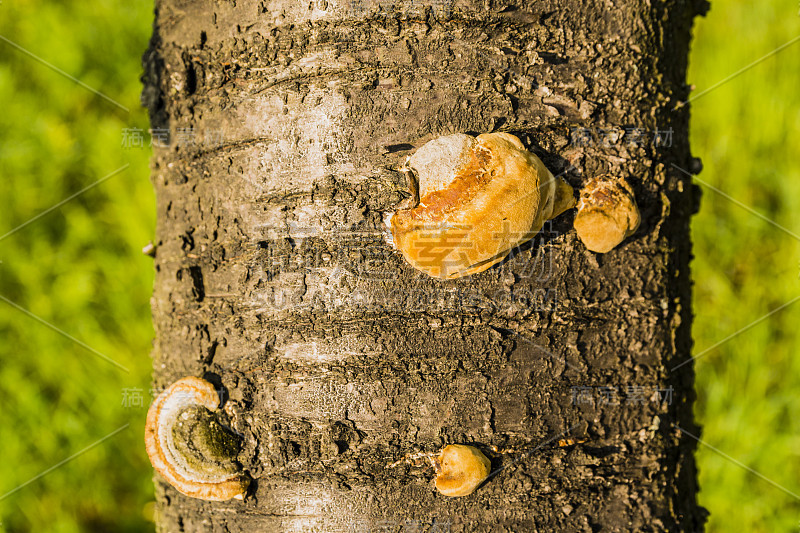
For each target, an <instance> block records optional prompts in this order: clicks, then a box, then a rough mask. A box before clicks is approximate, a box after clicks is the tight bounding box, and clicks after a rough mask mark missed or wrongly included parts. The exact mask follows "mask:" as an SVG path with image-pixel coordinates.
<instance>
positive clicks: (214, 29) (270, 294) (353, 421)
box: [142, 0, 705, 532]
mask: <svg viewBox="0 0 800 533" xmlns="http://www.w3.org/2000/svg"><path fill="white" fill-rule="evenodd" d="M703 9H704V6H703V5H702V4H700V3H697V2H695V3H692V2H687V1H681V0H666V1H665V2H650V1H649V0H620V1H618V2H613V3H612V2H579V1H575V0H564V1H562V2H556V1H551V0H547V1H541V2H519V1H518V2H513V1H497V0H485V1H479V0H453V1H452V2H451V1H446V2H445V1H444V0H441V1H439V2H427V3H422V2H419V1H416V2H411V1H403V0H398V1H394V2H389V1H377V0H373V1H367V0H339V1H335V0H330V1H327V2H326V1H325V0H310V1H307V2H302V1H301V2H298V1H296V0H271V1H268V0H217V1H189V0H157V1H156V12H155V24H154V34H153V38H152V41H151V45H150V48H149V50H148V51H147V53H146V54H145V57H144V64H145V75H144V79H143V82H144V91H143V96H142V98H143V102H144V104H145V105H146V106H147V107H148V108H149V110H150V114H151V121H152V127H153V128H154V130H156V129H157V130H161V131H163V132H167V131H168V132H169V133H168V137H169V138H168V139H166V138H165V139H164V141H165V142H164V143H163V144H164V146H158V147H156V148H155V149H154V156H153V159H152V165H151V166H152V182H153V185H154V187H155V190H156V193H157V199H158V230H157V240H156V242H157V254H156V262H155V268H156V271H157V274H156V281H155V290H154V294H153V298H152V307H153V317H154V322H155V329H156V340H155V344H154V350H153V365H154V378H153V379H154V387H156V388H163V387H166V386H168V385H169V384H170V383H172V382H174V381H175V380H177V379H179V378H182V377H184V376H189V375H193V376H200V377H205V378H206V379H208V380H210V381H212V382H214V383H216V384H218V385H219V386H221V387H223V388H224V389H225V391H226V396H227V397H226V399H225V405H224V413H223V414H222V415H221V416H222V417H223V421H224V422H225V423H226V424H228V425H229V426H230V427H232V428H233V429H234V430H236V431H237V432H239V433H240V434H241V435H242V437H243V441H242V442H243V445H242V449H241V453H240V454H239V457H238V460H239V462H240V463H241V464H242V468H243V470H244V471H245V472H247V473H248V474H249V475H250V476H251V477H252V478H253V479H254V481H253V483H252V485H251V487H250V489H249V491H248V494H247V497H246V498H245V500H244V501H236V500H232V501H230V502H222V503H211V502H205V501H201V500H195V499H191V498H187V497H184V496H183V495H181V494H179V493H178V492H177V491H175V490H174V489H173V488H172V487H170V486H169V485H168V484H167V483H166V482H164V481H163V480H162V479H161V478H160V477H159V476H158V475H156V476H155V485H156V495H157V502H158V505H157V508H158V513H157V522H158V528H159V530H160V531H168V532H177V531H209V532H210V531H215V532H217V531H218V532H250V531H268V532H272V531H275V532H290V531H303V532H366V531H449V532H457V531H458V532H461V531H471V532H484V531H492V532H495V531H496V532H520V531H542V532H545V531H581V532H583V531H586V532H592V531H594V532H597V531H604V532H605V531H609V532H610V531H700V530H702V527H703V521H704V516H705V511H704V510H703V509H702V508H699V507H698V505H697V503H696V492H697V485H696V472H695V464H694V459H693V452H694V443H693V441H692V439H691V438H687V437H685V436H682V434H681V431H680V430H679V429H678V428H679V427H680V428H684V429H686V430H687V431H691V432H693V433H694V434H697V433H696V432H698V431H699V430H698V429H697V427H696V426H695V423H694V421H693V418H692V404H693V400H694V393H693V384H694V371H693V368H692V365H691V364H687V365H684V366H682V367H681V368H680V369H677V370H674V371H671V372H670V369H671V368H673V367H674V366H675V365H678V364H680V363H682V362H684V361H686V360H687V359H688V358H689V357H690V354H691V346H692V344H691V331H690V323H691V310H690V304H691V282H690V277H689V261H690V257H691V253H690V252H691V245H690V241H689V220H690V216H691V214H692V213H693V212H694V211H695V210H696V208H697V203H698V200H699V198H698V196H699V195H698V193H697V191H696V188H695V187H693V186H692V184H691V181H690V180H689V179H688V178H687V177H686V176H685V175H683V174H682V173H681V172H680V171H677V170H676V169H674V168H673V167H672V166H671V163H674V164H676V165H678V166H680V167H683V168H690V165H691V163H692V160H691V155H690V150H689V144H688V119H689V112H688V108H687V107H681V106H679V105H678V104H679V102H681V101H683V100H686V98H687V97H688V95H689V87H688V86H687V85H686V84H685V75H686V65H687V54H688V47H689V42H690V37H691V26H692V21H693V18H694V17H695V16H696V15H697V14H700V13H701V12H702V11H703ZM580 128H584V129H580ZM490 131H507V132H510V133H514V134H516V135H517V136H518V137H520V139H522V141H523V143H524V144H525V145H526V147H528V149H529V150H531V151H532V152H534V153H536V154H537V155H539V157H540V158H541V159H542V160H543V161H544V163H545V164H546V166H547V167H548V168H549V169H550V170H551V171H552V172H553V174H555V175H559V174H560V175H562V176H563V177H564V179H565V180H566V181H567V182H569V183H570V184H571V185H572V186H573V187H575V188H576V190H577V189H578V188H580V186H581V184H582V183H585V182H586V181H587V180H588V179H589V178H591V177H593V176H599V175H603V174H608V175H611V176H614V177H618V178H624V179H626V180H628V181H629V182H630V184H631V185H632V188H633V190H634V192H635V195H636V198H637V200H638V203H639V206H640V209H641V213H642V224H641V226H640V227H639V229H638V231H637V232H636V233H635V235H633V236H632V237H631V238H629V239H627V240H626V241H625V242H624V243H623V244H622V245H621V246H619V247H618V248H616V249H615V250H613V251H611V252H609V253H607V254H603V255H598V254H594V253H592V252H589V251H587V250H586V248H585V247H584V246H583V245H582V244H581V242H580V241H579V240H578V238H577V236H576V234H575V231H574V230H573V229H572V220H573V218H574V214H575V211H574V210H571V211H569V212H567V213H565V214H563V215H561V216H560V217H558V218H557V219H556V220H554V221H553V222H552V223H551V224H550V225H548V226H547V227H546V228H545V230H543V231H542V232H541V233H540V234H539V235H538V236H537V237H536V238H535V239H534V240H533V241H531V242H529V243H527V244H526V245H524V246H522V247H520V249H519V250H516V251H515V253H514V254H512V256H511V257H510V258H509V259H507V260H506V261H505V262H503V263H501V264H499V265H496V266H495V267H492V268H490V269H489V270H487V271H485V272H482V273H480V274H477V275H475V276H472V277H468V278H465V279H458V280H451V281H440V280H436V279H432V278H429V277H427V276H426V275H425V274H422V273H420V272H417V271H415V270H414V269H412V268H411V267H409V266H408V265H407V264H406V263H405V262H404V261H403V259H402V257H401V256H400V254H399V253H398V252H397V251H395V250H394V249H393V248H392V246H391V244H389V243H387V241H386V239H385V235H384V232H385V230H384V228H385V226H384V223H383V217H384V215H385V213H386V212H388V211H392V210H393V208H394V206H395V205H397V204H398V202H400V201H401V200H402V199H403V198H404V197H405V196H407V193H406V191H405V190H404V187H405V181H404V178H403V175H402V174H400V173H397V172H394V171H393V170H394V169H397V168H398V167H400V166H401V165H402V163H403V162H404V161H405V160H406V158H407V156H408V155H409V154H410V153H412V152H413V150H414V149H416V148H418V147H419V146H421V145H422V144H424V143H425V142H427V141H428V140H430V139H433V138H435V137H438V136H440V135H446V134H451V133H456V132H463V133H470V134H478V133H484V132H490ZM667 131H669V132H671V133H669V135H670V137H669V139H667V137H666V133H665V132H667ZM659 134H660V135H661V139H658V138H657V136H658V135H659ZM166 136H167V135H166V133H165V137H166ZM569 439H571V440H569ZM559 441H566V442H559ZM448 443H461V444H472V445H474V446H476V447H478V448H480V449H481V450H483V451H484V452H485V453H486V455H487V456H488V457H489V458H490V459H491V461H492V469H493V471H494V474H493V475H492V477H491V478H490V479H489V480H488V481H487V482H486V483H485V484H484V485H483V486H481V487H480V488H479V489H478V490H477V491H476V492H475V493H473V494H472V495H470V496H467V497H461V498H446V497H444V496H442V495H440V494H439V493H438V492H437V491H436V490H435V488H434V487H433V483H432V479H433V477H434V472H433V470H432V468H431V467H430V465H426V464H425V463H424V461H423V462H419V463H417V464H415V463H414V461H412V460H407V461H402V459H403V458H404V457H405V456H406V455H409V454H415V453H419V452H435V451H437V450H439V449H441V447H442V446H443V445H445V444H448ZM398 460H400V464H398V465H396V466H390V465H391V463H394V462H395V461H398Z"/></svg>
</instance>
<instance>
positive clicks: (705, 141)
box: [677, 0, 800, 532]
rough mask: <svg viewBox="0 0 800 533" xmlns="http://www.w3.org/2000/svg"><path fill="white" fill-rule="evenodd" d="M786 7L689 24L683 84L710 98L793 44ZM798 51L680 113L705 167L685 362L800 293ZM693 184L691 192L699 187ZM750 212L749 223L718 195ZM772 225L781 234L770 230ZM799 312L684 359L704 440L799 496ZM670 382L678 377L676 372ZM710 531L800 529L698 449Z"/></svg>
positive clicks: (770, 496) (798, 511)
mask: <svg viewBox="0 0 800 533" xmlns="http://www.w3.org/2000/svg"><path fill="white" fill-rule="evenodd" d="M798 9H800V6H798V3H797V1H796V0H771V1H768V2H744V1H742V0H738V1H734V0H714V1H712V2H711V10H710V11H709V13H708V15H707V16H706V17H705V18H699V19H697V21H696V26H695V38H694V43H693V48H692V52H691V55H690V70H689V76H688V78H689V83H692V84H694V85H695V86H696V90H695V94H696V95H700V93H701V92H702V91H704V90H705V89H707V88H710V87H712V86H713V85H714V84H716V83H717V82H720V81H721V80H724V79H725V78H727V77H728V76H730V75H731V74H733V73H735V72H736V71H738V70H739V69H741V68H742V67H745V66H747V65H749V64H750V63H752V62H754V61H756V60H757V59H759V58H761V57H762V56H765V55H767V54H769V53H770V52H772V51H773V50H775V49H776V48H778V47H780V46H782V45H784V44H785V43H787V42H789V41H791V40H792V39H794V38H796V37H798V36H800V16H798V15H799V14H798ZM798 75H800V42H795V43H794V44H792V45H790V46H789V47H787V48H785V49H783V50H781V51H779V52H777V53H775V54H774V55H772V56H770V57H768V58H767V59H765V60H764V61H763V62H761V63H759V64H757V65H755V66H753V67H752V68H750V69H749V70H747V71H746V72H743V73H742V74H741V75H739V76H737V77H735V78H733V79H731V80H730V81H728V82H726V83H724V84H722V85H720V86H719V87H717V88H716V89H713V90H711V91H709V92H707V93H706V94H702V95H700V96H698V97H697V99H696V100H693V101H692V102H691V104H690V105H691V112H692V125H691V136H690V140H691V144H692V151H693V153H694V155H695V156H696V157H700V158H701V159H702V160H703V165H704V167H705V168H704V170H703V171H702V172H701V173H700V174H699V175H698V176H697V177H698V178H699V179H700V180H703V182H705V183H707V184H708V185H705V184H702V183H700V186H701V188H702V189H703V200H702V206H701V210H700V213H699V214H698V215H697V216H696V217H695V218H694V220H693V221H692V237H693V240H694V244H695V248H694V253H695V260H694V262H693V264H692V270H693V277H694V280H695V286H694V312H695V315H696V318H695V322H694V328H693V330H694V339H695V350H694V352H695V353H701V352H703V351H704V350H706V349H707V348H710V347H712V346H713V345H714V344H716V343H718V342H720V341H722V340H723V339H725V338H726V337H728V336H730V335H733V334H735V333H736V332H737V331H739V330H740V329H741V328H744V327H745V326H747V325H749V324H751V323H752V322H754V321H756V320H758V319H759V318H761V317H763V316H764V315H766V314H767V313H769V312H770V311H772V310H774V309H777V308H779V307H780V306H782V305H784V304H786V303H788V302H790V301H792V300H793V299H794V298H795V297H797V296H798V295H800V279H799V274H800V262H799V261H800V254H798V249H799V248H800V246H799V244H800V243H798V240H800V239H799V238H798V237H797V236H796V235H798V234H800V225H799V224H798V215H797V214H798V213H800V165H798V155H800V92H799V91H798V89H797V88H798ZM698 183H699V182H698ZM709 185H710V186H713V187H715V188H717V189H719V190H720V191H721V192H722V193H724V194H726V195H729V196H730V197H732V198H734V199H736V200H738V201H740V202H741V203H743V204H745V205H747V206H748V207H749V208H751V209H753V210H755V211H757V212H758V213H760V214H761V215H763V216H764V217H766V218H767V219H769V221H771V222H772V223H770V222H768V221H765V220H763V219H762V218H759V217H758V216H756V215H754V214H752V213H750V212H748V211H747V210H746V209H744V208H742V207H741V206H739V205H736V204H735V203H734V202H732V201H731V200H729V199H728V198H726V197H725V196H724V195H723V194H721V193H720V192H716V191H714V190H713V189H711V188H710V187H709ZM773 223H774V224H778V225H780V226H783V227H784V228H786V229H788V230H789V231H790V232H791V233H794V234H795V235H791V234H789V233H787V232H786V231H784V230H782V229H780V228H778V227H776V226H775V225H774V224H773ZM798 322H800V302H797V303H795V304H792V305H790V306H788V307H786V308H784V309H783V310H780V311H778V312H776V313H774V314H773V315H772V316H770V317H769V318H767V319H765V320H763V321H762V322H760V323H759V324H757V325H755V326H754V327H753V328H752V329H749V330H747V331H744V332H742V333H740V334H738V335H736V336H735V337H733V338H731V339H730V340H728V341H726V342H724V343H723V344H720V345H719V346H718V347H717V348H714V349H712V350H709V351H708V352H707V353H705V354H704V355H702V356H701V357H700V358H699V359H698V360H697V362H696V371H697V385H696V389H697V395H698V401H697V404H696V413H697V416H698V419H699V421H700V423H701V424H702V425H703V430H702V435H699V436H700V438H701V439H702V440H703V442H705V443H707V444H708V445H710V446H713V447H714V448H717V449H718V450H719V451H720V452H722V453H724V454H727V455H729V456H730V457H732V458H734V459H736V460H737V461H739V462H740V463H742V464H744V465H746V466H747V467H749V468H751V469H753V470H754V471H756V472H758V473H759V474H761V475H763V476H765V477H766V478H767V479H769V480H770V481H772V482H773V483H777V484H778V485H780V486H782V487H784V488H786V489H787V490H789V491H791V492H792V493H794V494H800V482H799V481H798V480H800V477H798V474H799V473H800V461H799V460H800V457H799V456H800V394H798V391H800V358H798V357H797V356H796V351H795V350H797V348H798V347H799V346H800V328H798V327H797V325H796V324H797V323H798ZM677 372H680V370H677ZM698 464H699V469H700V476H699V479H700V487H701V492H700V502H701V504H703V505H704V506H705V507H706V508H708V509H709V511H711V516H710V517H709V523H708V531H710V532H728V531H748V532H762V531H763V532H773V531H797V530H798V529H800V500H798V498H797V497H794V496H791V495H790V494H787V493H786V492H784V491H783V490H781V489H780V488H778V487H775V486H773V485H772V484H770V482H768V481H765V480H764V479H761V478H759V477H758V476H757V475H755V474H754V473H752V472H749V471H748V470H747V469H745V468H743V467H741V466H738V465H736V464H735V463H733V462H731V461H730V460H728V459H727V458H725V457H723V456H722V455H721V454H720V453H717V452H716V451H714V450H713V449H712V448H710V447H708V446H705V445H699V451H698Z"/></svg>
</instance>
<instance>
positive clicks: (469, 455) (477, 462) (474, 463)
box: [433, 444, 491, 497]
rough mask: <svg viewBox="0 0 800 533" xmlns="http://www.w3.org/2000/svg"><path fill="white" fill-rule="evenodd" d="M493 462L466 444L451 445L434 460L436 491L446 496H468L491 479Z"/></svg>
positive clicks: (443, 449)
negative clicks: (487, 479) (490, 470)
mask: <svg viewBox="0 0 800 533" xmlns="http://www.w3.org/2000/svg"><path fill="white" fill-rule="evenodd" d="M490 466H491V462H490V461H489V459H487V458H486V456H485V455H483V453H482V452H481V451H480V450H479V449H477V448H475V447H473V446H466V445H464V444H449V445H447V446H445V447H444V448H442V451H441V452H440V453H439V455H438V456H436V457H434V458H433V467H434V469H435V470H436V481H435V483H436V490H438V491H439V492H441V493H442V494H444V495H445V496H451V497H455V496H468V495H470V494H472V493H473V492H475V489H477V488H478V486H479V485H480V484H481V483H483V482H484V481H485V480H486V478H487V477H489V468H490Z"/></svg>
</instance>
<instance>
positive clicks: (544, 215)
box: [388, 133, 575, 279]
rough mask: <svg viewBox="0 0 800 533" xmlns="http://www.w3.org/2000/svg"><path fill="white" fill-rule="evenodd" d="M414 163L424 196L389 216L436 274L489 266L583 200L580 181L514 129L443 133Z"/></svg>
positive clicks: (406, 251)
mask: <svg viewBox="0 0 800 533" xmlns="http://www.w3.org/2000/svg"><path fill="white" fill-rule="evenodd" d="M406 166H407V168H406V169H405V170H410V171H411V172H413V175H414V176H415V177H416V183H413V182H414V180H412V188H415V187H416V188H417V189H418V190H413V191H411V192H412V197H417V198H419V204H418V205H417V206H415V207H413V208H411V209H400V210H398V211H397V212H395V213H394V214H393V215H392V216H391V219H390V220H389V222H388V224H389V226H390V228H391V231H392V237H393V242H394V244H395V246H396V247H397V248H398V250H400V252H401V253H402V254H403V257H404V258H405V259H406V260H407V261H408V262H409V263H410V264H411V265H412V266H413V267H414V268H416V269H418V270H421V271H422V272H425V273H426V274H428V275H430V276H432V277H434V278H440V279H454V278H460V277H463V276H469V275H472V274H476V273H478V272H482V271H484V270H486V269H487V268H489V267H491V266H492V265H494V264H496V263H498V262H500V261H502V260H503V259H504V258H505V257H506V256H507V255H508V254H509V253H510V252H511V250H512V249H514V248H515V247H517V246H519V245H520V244H522V243H524V242H526V241H528V240H530V239H531V238H533V236H534V235H536V233H537V232H538V231H539V230H540V229H541V228H542V225H543V224H544V222H545V221H547V220H549V219H551V218H554V217H555V216H557V215H559V214H560V213H562V212H563V211H565V210H567V209H569V208H571V207H573V206H574V205H575V199H574V198H573V191H572V187H570V186H569V185H568V184H567V183H566V182H564V181H563V180H561V179H558V178H555V177H554V176H553V174H552V173H551V172H550V171H549V170H547V168H546V167H545V166H544V163H542V162H541V160H540V159H539V158H538V157H536V156H535V155H534V154H532V153H530V152H528V151H527V150H526V149H525V147H524V145H523V144H522V142H521V141H520V140H519V139H518V138H517V137H515V136H514V135H511V134H509V133H484V134H482V135H478V137H472V136H470V135H465V134H460V133H459V134H454V135H447V136H444V137H439V138H437V139H434V140H432V141H430V142H428V143H426V144H425V145H423V146H422V147H420V148H419V149H418V150H417V151H416V152H415V153H414V154H413V155H412V156H411V157H410V158H409V159H408V162H407V165H406Z"/></svg>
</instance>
